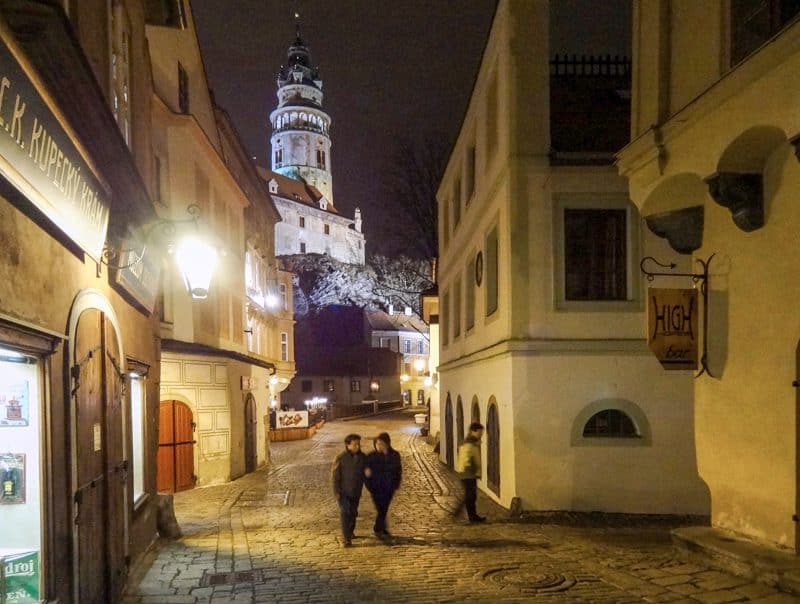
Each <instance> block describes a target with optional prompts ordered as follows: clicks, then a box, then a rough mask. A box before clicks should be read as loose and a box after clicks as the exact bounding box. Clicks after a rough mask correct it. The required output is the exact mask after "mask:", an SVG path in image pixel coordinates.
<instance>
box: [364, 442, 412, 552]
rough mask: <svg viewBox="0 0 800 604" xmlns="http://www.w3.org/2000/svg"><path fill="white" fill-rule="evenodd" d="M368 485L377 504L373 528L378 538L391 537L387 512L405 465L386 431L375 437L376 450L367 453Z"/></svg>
mask: <svg viewBox="0 0 800 604" xmlns="http://www.w3.org/2000/svg"><path fill="white" fill-rule="evenodd" d="M365 473H366V476H367V479H366V485H367V490H369V492H370V494H371V495H372V501H373V503H374V504H375V512H376V514H377V515H376V517H375V526H374V527H373V530H374V531H375V535H376V536H377V537H378V538H381V539H383V538H385V537H391V535H390V534H389V531H387V530H386V514H387V512H388V511H389V504H390V503H391V501H392V497H393V496H394V492H395V491H396V490H397V488H398V487H399V486H400V480H401V479H402V477H403V466H402V463H401V462H400V453H398V452H397V451H395V450H394V449H392V440H391V438H389V435H388V434H387V433H386V432H381V433H380V434H378V436H377V438H375V450H374V451H372V453H370V454H369V455H367V459H366V471H365Z"/></svg>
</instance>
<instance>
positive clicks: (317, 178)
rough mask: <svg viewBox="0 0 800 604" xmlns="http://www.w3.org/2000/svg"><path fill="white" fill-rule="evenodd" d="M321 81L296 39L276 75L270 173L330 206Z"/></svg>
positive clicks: (328, 146)
mask: <svg viewBox="0 0 800 604" xmlns="http://www.w3.org/2000/svg"><path fill="white" fill-rule="evenodd" d="M322 96H323V95H322V80H321V79H320V77H319V71H318V70H317V68H316V67H315V66H314V65H313V64H312V63H311V53H310V52H309V50H308V47H306V45H305V43H304V42H303V39H302V38H301V37H300V25H299V24H298V25H297V36H296V38H295V40H294V43H293V44H292V45H291V46H290V47H289V52H288V54H287V63H286V65H285V66H282V67H281V69H280V72H279V73H278V108H277V109H275V111H273V112H272V113H271V114H270V122H271V123H272V138H271V139H270V142H271V144H272V170H273V171H274V172H278V173H279V174H283V175H285V176H288V177H290V178H294V179H298V180H303V181H305V182H306V183H308V184H309V185H312V186H313V187H316V188H317V189H318V190H319V191H320V193H322V195H323V196H324V197H325V199H327V201H328V202H329V203H331V204H333V181H332V178H331V139H330V135H329V133H330V124H331V118H330V116H329V115H328V114H327V113H325V111H323V109H322Z"/></svg>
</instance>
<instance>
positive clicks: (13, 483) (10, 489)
mask: <svg viewBox="0 0 800 604" xmlns="http://www.w3.org/2000/svg"><path fill="white" fill-rule="evenodd" d="M17 483H18V480H17V472H16V470H14V469H13V468H6V470H5V471H4V472H3V499H13V498H14V497H16V496H17V489H18V488H19V487H18V484H17Z"/></svg>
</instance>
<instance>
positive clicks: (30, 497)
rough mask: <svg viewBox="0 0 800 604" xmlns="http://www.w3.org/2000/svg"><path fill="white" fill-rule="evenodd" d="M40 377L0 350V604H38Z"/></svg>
mask: <svg viewBox="0 0 800 604" xmlns="http://www.w3.org/2000/svg"><path fill="white" fill-rule="evenodd" d="M41 371H42V368H41V364H40V363H39V361H38V359H37V358H36V357H32V356H28V355H26V354H21V353H18V352H15V351H12V350H7V349H3V348H0V443H2V444H1V445H0V535H2V538H0V545H1V546H2V547H0V564H2V565H4V567H5V569H6V575H5V585H3V581H0V590H2V591H0V600H3V597H4V596H9V595H11V594H12V593H14V594H15V595H17V596H21V598H20V599H19V600H13V601H20V602H22V601H24V602H38V601H39V594H40V591H41V580H40V577H41V573H40V569H39V564H40V552H41V547H42V527H41V519H42V513H43V510H42V494H41V488H42V487H41V476H42V467H41V464H42V457H41V451H42V440H41V439H42V425H41V420H42V416H41V409H42V401H41V393H40V390H39V384H40V383H41V381H42V378H43V376H42V374H41ZM16 567H20V568H22V567H24V568H26V569H30V572H26V573H25V574H24V575H20V574H18V573H15V572H13V569H14V568H16ZM9 569H12V573H9V572H8V571H9ZM3 601H8V602H11V601H12V600H3Z"/></svg>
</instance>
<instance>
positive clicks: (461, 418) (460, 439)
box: [456, 396, 464, 447]
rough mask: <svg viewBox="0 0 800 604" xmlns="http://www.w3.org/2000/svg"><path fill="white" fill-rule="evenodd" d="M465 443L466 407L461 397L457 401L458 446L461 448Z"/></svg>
mask: <svg viewBox="0 0 800 604" xmlns="http://www.w3.org/2000/svg"><path fill="white" fill-rule="evenodd" d="M463 442H464V405H463V404H462V403H461V396H459V397H458V398H457V399H456V444H457V446H459V447H460V446H461V443H463Z"/></svg>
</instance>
